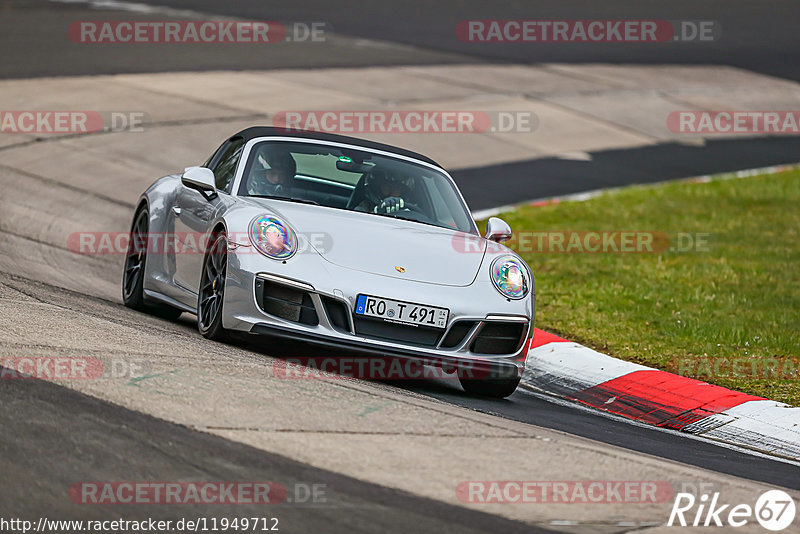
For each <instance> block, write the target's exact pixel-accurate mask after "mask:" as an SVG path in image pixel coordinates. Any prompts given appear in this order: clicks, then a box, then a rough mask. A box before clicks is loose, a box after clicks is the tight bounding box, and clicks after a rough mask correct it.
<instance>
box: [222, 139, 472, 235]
mask: <svg viewBox="0 0 800 534" xmlns="http://www.w3.org/2000/svg"><path fill="white" fill-rule="evenodd" d="M264 141H279V142H287V143H295V144H300V143H305V144H314V145H322V146H330V147H333V148H337V149H342V148H344V149H351V150H358V151H361V152H369V153H372V154H377V155H379V156H382V157H386V158H392V159H396V160H399V161H403V162H407V163H411V164H414V165H420V166H422V167H426V168H428V169H431V170H433V171H435V172H437V173H438V174H440V175H441V176H443V177H444V178H445V179H446V180H448V181H449V183H450V186H451V187H452V188H453V189H454V191H455V193H456V197H457V199H458V201H459V203H460V204H461V208H462V209H463V210H464V211H465V212H466V214H467V218H468V220H469V224H470V226H471V229H470V231H469V232H465V233H471V234H475V235H478V236H480V232H479V231H478V225H477V224H476V223H475V218H474V217H473V216H472V212H471V211H470V209H469V207H468V206H467V203H466V201H465V200H464V196H463V195H462V194H461V190H460V189H459V188H458V186H457V185H456V183H455V180H453V177H452V176H450V174H449V173H448V172H447V171H446V170H444V169H443V168H441V167H438V166H436V165H431V164H430V163H427V162H425V161H421V160H419V159H416V158H411V157H408V156H403V155H401V154H395V153H392V152H386V151H384V150H378V149H373V148H368V147H364V146H361V145H353V144H349V143H338V142H335V141H324V140H321V139H313V138H305V137H284V136H272V135H268V136H260V137H254V138H252V139H249V140H248V141H247V142H246V143H245V145H244V149H243V150H242V155H241V157H240V159H239V164H238V166H237V168H236V174H235V176H234V178H233V187H232V189H231V192H232V193H233V195H232V196H235V197H241V198H250V196H249V195H240V194H239V189H240V186H241V183H242V179H243V176H244V171H245V168H246V167H247V164H248V162H249V161H250V153H251V152H252V151H253V147H255V146H256V145H258V144H260V143H262V142H264ZM255 198H258V197H255ZM319 207H321V208H325V207H328V208H330V209H340V208H335V207H332V206H319ZM347 211H352V210H347ZM353 213H363V212H357V211H353ZM396 219H398V220H402V221H408V222H419V221H414V220H412V219H405V218H399V217H396ZM434 226H436V227H437V228H442V229H445V230H452V231H454V232H463V230H458V229H456V228H448V227H445V226H438V225H434Z"/></svg>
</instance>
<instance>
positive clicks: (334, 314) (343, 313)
mask: <svg viewBox="0 0 800 534" xmlns="http://www.w3.org/2000/svg"><path fill="white" fill-rule="evenodd" d="M322 304H324V305H325V313H327V314H328V319H329V320H330V322H331V325H333V327H334V328H336V329H337V330H341V331H342V332H348V333H349V332H350V321H349V320H348V316H349V315H350V313H349V312H348V310H347V306H346V305H345V303H344V302H342V301H341V300H336V299H334V298H331V297H322Z"/></svg>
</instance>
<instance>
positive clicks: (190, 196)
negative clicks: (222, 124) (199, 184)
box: [172, 137, 244, 306]
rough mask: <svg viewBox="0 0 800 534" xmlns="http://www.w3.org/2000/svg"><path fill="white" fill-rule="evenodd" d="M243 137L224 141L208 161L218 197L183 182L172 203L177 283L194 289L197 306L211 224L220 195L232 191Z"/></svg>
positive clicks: (218, 205) (190, 297)
mask: <svg viewBox="0 0 800 534" xmlns="http://www.w3.org/2000/svg"><path fill="white" fill-rule="evenodd" d="M243 148H244V140H243V139H242V138H241V137H238V138H232V139H230V140H229V141H228V142H227V143H226V144H224V145H223V146H222V147H220V149H219V150H218V151H217V153H216V154H215V155H214V157H213V158H212V159H211V161H210V162H209V165H210V167H209V168H210V169H211V170H212V171H213V172H214V181H215V185H216V187H217V193H218V195H219V196H218V197H216V198H213V199H210V200H209V199H207V198H206V197H205V196H203V194H201V193H200V192H199V191H196V190H194V189H190V188H188V187H186V186H182V187H181V188H180V191H179V192H178V195H177V196H176V203H175V205H174V206H173V207H172V216H173V217H174V219H175V232H176V240H175V284H176V285H178V286H180V287H182V288H183V289H185V290H187V291H188V292H191V295H187V296H186V298H187V299H189V300H190V301H191V302H186V303H187V304H189V305H191V306H194V305H195V304H196V302H194V299H195V298H196V296H197V292H198V290H199V287H200V274H201V270H202V266H203V259H204V258H205V252H206V248H207V241H208V239H209V236H208V235H207V232H208V227H209V225H210V223H211V222H212V221H213V220H214V218H215V217H216V214H217V210H218V209H219V207H220V206H221V205H222V200H221V196H222V195H228V194H230V188H231V186H232V185H233V177H234V176H235V174H236V167H237V166H238V164H239V160H240V159H241V156H242V149H243Z"/></svg>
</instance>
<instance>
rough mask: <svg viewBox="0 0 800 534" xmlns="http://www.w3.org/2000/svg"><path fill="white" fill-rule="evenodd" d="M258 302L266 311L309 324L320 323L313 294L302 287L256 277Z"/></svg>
mask: <svg viewBox="0 0 800 534" xmlns="http://www.w3.org/2000/svg"><path fill="white" fill-rule="evenodd" d="M256 302H258V307H259V308H261V310H262V311H264V313H268V314H270V315H274V316H275V317H279V318H281V319H285V320H287V321H292V322H293V323H301V324H305V325H308V326H316V325H318V324H319V318H318V317H317V310H316V309H315V308H314V303H313V301H312V300H311V295H309V294H308V292H307V291H303V290H302V289H296V288H293V287H288V286H284V285H281V284H277V283H275V282H271V281H269V280H263V279H261V278H256Z"/></svg>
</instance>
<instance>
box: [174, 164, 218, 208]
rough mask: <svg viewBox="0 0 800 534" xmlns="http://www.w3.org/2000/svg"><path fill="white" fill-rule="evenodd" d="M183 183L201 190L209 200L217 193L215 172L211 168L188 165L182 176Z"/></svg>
mask: <svg viewBox="0 0 800 534" xmlns="http://www.w3.org/2000/svg"><path fill="white" fill-rule="evenodd" d="M181 183H182V184H183V185H185V186H186V187H188V188H190V189H196V190H197V191H200V193H202V195H203V196H204V197H206V198H207V199H209V200H210V199H212V198H214V197H215V196H216V195H217V187H216V184H215V181H214V172H213V171H212V170H211V169H207V168H205V167H187V168H186V170H184V171H183V176H181Z"/></svg>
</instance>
